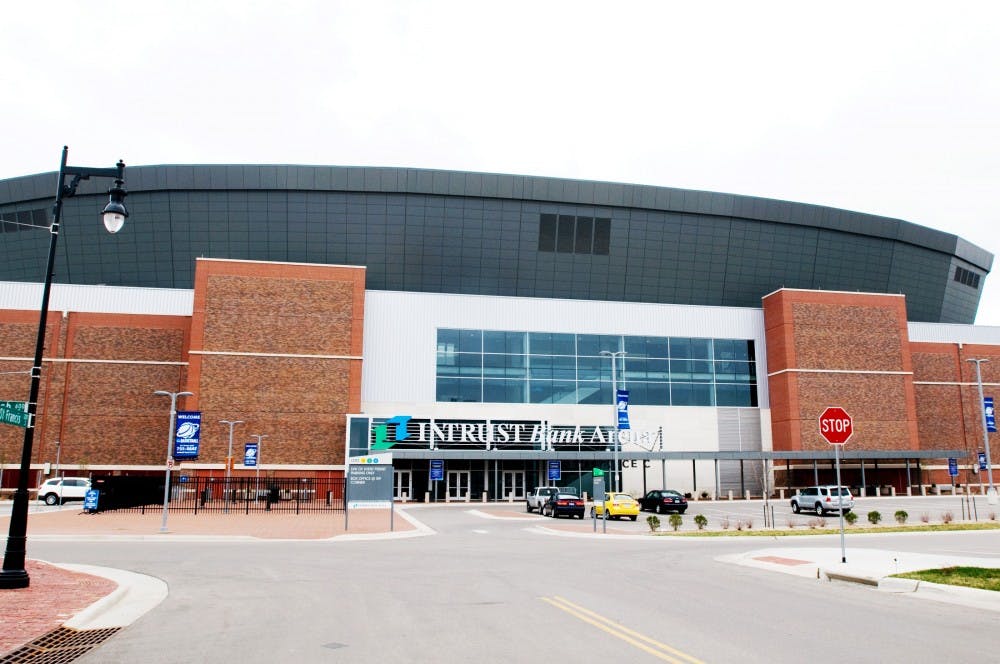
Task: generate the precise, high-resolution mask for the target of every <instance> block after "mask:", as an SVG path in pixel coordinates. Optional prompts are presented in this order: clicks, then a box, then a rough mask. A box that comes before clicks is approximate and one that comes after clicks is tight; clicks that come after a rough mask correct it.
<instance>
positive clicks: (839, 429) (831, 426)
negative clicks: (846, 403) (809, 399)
mask: <svg viewBox="0 0 1000 664" xmlns="http://www.w3.org/2000/svg"><path fill="white" fill-rule="evenodd" d="M819 433H820V435H821V436H823V438H825V439H826V442H828V443H830V444H831V445H843V444H844V443H846V442H847V440H848V439H849V438H850V437H851V436H852V435H853V434H854V421H853V420H852V419H851V416H850V415H848V414H847V411H846V410H844V409H843V408H841V407H840V406H831V407H829V408H827V409H826V410H824V411H823V414H822V415H820V416H819Z"/></svg>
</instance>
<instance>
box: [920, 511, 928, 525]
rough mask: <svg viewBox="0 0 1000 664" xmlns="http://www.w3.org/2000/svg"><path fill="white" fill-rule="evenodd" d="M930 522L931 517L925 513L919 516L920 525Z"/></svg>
mask: <svg viewBox="0 0 1000 664" xmlns="http://www.w3.org/2000/svg"><path fill="white" fill-rule="evenodd" d="M930 520H931V515H930V514H928V513H927V512H924V513H923V514H921V515H920V521H921V522H922V523H930Z"/></svg>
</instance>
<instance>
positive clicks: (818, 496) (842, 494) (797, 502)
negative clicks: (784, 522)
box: [792, 484, 854, 516]
mask: <svg viewBox="0 0 1000 664" xmlns="http://www.w3.org/2000/svg"><path fill="white" fill-rule="evenodd" d="M852 509H854V496H852V495H851V490H850V489H848V488H847V487H846V486H841V487H838V486H836V485H833V484H828V485H826V486H810V487H806V488H805V489H802V490H801V491H799V493H798V495H795V496H792V511H793V512H795V513H796V514H798V513H799V512H801V511H802V510H813V511H814V512H816V514H818V515H819V516H823V515H824V514H826V513H827V512H836V511H838V510H840V511H843V512H844V514H847V513H848V512H850V511H851V510H852Z"/></svg>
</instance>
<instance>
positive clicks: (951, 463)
mask: <svg viewBox="0 0 1000 664" xmlns="http://www.w3.org/2000/svg"><path fill="white" fill-rule="evenodd" d="M948 474H949V475H951V476H952V477H958V459H955V458H949V459H948Z"/></svg>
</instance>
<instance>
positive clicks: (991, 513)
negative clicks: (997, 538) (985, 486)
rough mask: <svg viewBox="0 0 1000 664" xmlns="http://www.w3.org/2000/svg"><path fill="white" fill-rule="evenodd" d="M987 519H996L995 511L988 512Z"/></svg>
mask: <svg viewBox="0 0 1000 664" xmlns="http://www.w3.org/2000/svg"><path fill="white" fill-rule="evenodd" d="M989 520H990V521H996V520H997V513H996V512H990V514H989Z"/></svg>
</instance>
